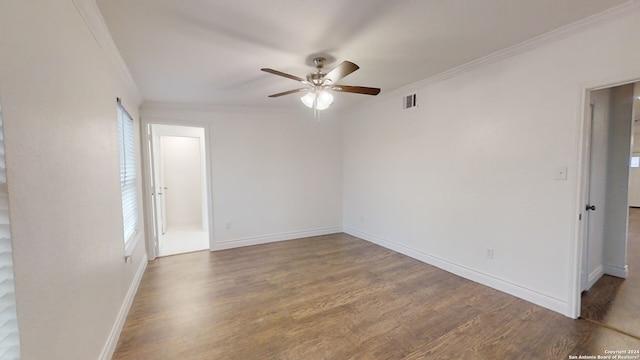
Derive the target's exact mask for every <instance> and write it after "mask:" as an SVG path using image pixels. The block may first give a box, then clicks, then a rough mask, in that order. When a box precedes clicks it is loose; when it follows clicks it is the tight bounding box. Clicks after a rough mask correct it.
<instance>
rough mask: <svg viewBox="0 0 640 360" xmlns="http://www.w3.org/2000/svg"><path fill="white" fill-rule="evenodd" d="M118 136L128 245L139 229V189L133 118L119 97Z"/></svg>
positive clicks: (123, 215) (123, 209)
mask: <svg viewBox="0 0 640 360" xmlns="http://www.w3.org/2000/svg"><path fill="white" fill-rule="evenodd" d="M118 138H119V143H120V189H121V191H122V221H123V224H124V234H123V236H124V243H125V245H127V244H128V243H129V241H130V240H131V239H132V238H133V236H134V235H135V234H136V232H137V230H138V191H137V189H136V183H137V181H136V152H135V141H134V139H135V137H134V135H133V118H132V117H131V115H129V113H128V112H127V110H125V108H124V107H123V106H122V104H121V102H120V99H118Z"/></svg>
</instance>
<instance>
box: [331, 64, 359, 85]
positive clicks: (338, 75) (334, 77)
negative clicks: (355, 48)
mask: <svg viewBox="0 0 640 360" xmlns="http://www.w3.org/2000/svg"><path fill="white" fill-rule="evenodd" d="M358 69H360V67H359V66H358V65H356V64H354V63H352V62H351V61H343V62H342V64H340V65H338V66H336V68H335V69H333V70H331V71H329V73H328V74H327V75H325V76H324V80H325V81H327V80H330V82H329V83H328V84H335V83H337V82H338V80H340V79H342V78H343V77H345V76H347V75H349V74H351V73H352V72H354V71H356V70H358Z"/></svg>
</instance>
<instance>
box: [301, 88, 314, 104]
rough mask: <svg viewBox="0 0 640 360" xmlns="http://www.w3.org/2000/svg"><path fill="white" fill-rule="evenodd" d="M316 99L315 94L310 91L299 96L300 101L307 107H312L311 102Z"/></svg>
mask: <svg viewBox="0 0 640 360" xmlns="http://www.w3.org/2000/svg"><path fill="white" fill-rule="evenodd" d="M315 99H316V94H314V93H312V92H308V93H307V94H306V95H305V96H303V97H301V98H300V101H302V103H303V104H304V105H305V106H306V107H308V108H312V107H313V102H314V101H315Z"/></svg>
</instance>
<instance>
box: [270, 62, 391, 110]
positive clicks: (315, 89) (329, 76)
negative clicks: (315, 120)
mask: <svg viewBox="0 0 640 360" xmlns="http://www.w3.org/2000/svg"><path fill="white" fill-rule="evenodd" d="M325 62H326V59H325V58H323V57H317V58H315V59H313V63H314V64H315V66H316V71H315V72H311V73H309V74H307V78H306V79H303V78H301V77H298V76H295V75H290V74H287V73H283V72H281V71H278V70H273V69H269V68H262V69H260V70H262V71H264V72H268V73H270V74H274V75H278V76H282V77H286V78H288V79H291V80H295V81H299V82H301V83H303V84H305V85H306V87H303V88H299V89H294V90H289V91H284V92H281V93H277V94H273V95H269V97H272V98H273V97H279V96H283V95H289V94H295V93H299V92H307V94H306V95H304V96H303V97H302V98H300V100H301V101H302V102H303V103H304V104H305V105H306V106H308V107H309V108H312V109H314V111H317V110H325V109H327V108H328V107H329V106H330V105H331V104H332V103H333V95H331V93H330V92H329V90H332V91H340V92H348V93H354V94H365V95H378V94H379V93H380V89H379V88H372V87H364V86H351V85H337V84H336V83H337V82H338V81H339V80H340V79H342V78H343V77H345V76H347V75H349V74H351V73H352V72H354V71H356V70H358V69H359V68H360V67H359V66H358V65H356V64H354V63H352V62H351V61H343V62H342V63H341V64H340V65H338V66H336V67H335V68H334V69H333V70H331V71H329V72H328V73H325V72H323V71H322V69H323V68H324V64H325Z"/></svg>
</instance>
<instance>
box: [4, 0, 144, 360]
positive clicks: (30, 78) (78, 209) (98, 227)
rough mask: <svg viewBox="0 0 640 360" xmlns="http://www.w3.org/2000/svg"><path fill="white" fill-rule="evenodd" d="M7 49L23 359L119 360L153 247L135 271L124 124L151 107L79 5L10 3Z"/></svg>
mask: <svg viewBox="0 0 640 360" xmlns="http://www.w3.org/2000/svg"><path fill="white" fill-rule="evenodd" d="M0 44H1V48H2V50H1V51H0V92H1V93H2V109H3V115H4V125H5V140H6V143H5V145H6V159H7V170H8V186H9V202H10V208H11V213H10V215H11V232H12V237H13V239H12V240H13V250H14V265H15V279H16V300H17V313H18V322H19V328H20V341H21V345H22V359H23V360H40V359H48V360H55V359H64V360H66V359H71V358H73V359H97V358H99V357H101V356H104V358H108V356H109V347H110V346H112V345H115V344H114V343H109V341H110V340H113V335H114V333H115V336H117V331H118V329H117V325H118V321H120V320H123V319H122V318H119V315H122V314H123V306H124V307H126V301H127V299H128V298H127V294H128V293H129V294H132V293H131V292H130V291H132V288H135V286H134V285H135V284H136V280H135V279H136V275H137V274H140V272H139V271H140V270H141V269H142V270H143V269H144V265H145V264H146V261H145V254H144V244H142V243H143V241H140V242H139V243H138V246H137V247H136V248H135V249H134V251H133V254H132V259H131V262H129V263H125V261H124V246H123V241H122V215H121V214H122V212H121V200H120V183H119V159H118V130H117V113H116V97H121V98H122V100H123V104H124V105H125V106H126V108H127V109H128V110H129V111H130V112H131V113H132V115H133V117H134V119H136V118H137V112H138V111H137V108H138V105H139V102H140V100H139V98H138V95H137V92H136V91H135V89H131V88H128V87H126V86H125V85H124V84H125V81H124V80H123V79H124V76H123V75H122V73H121V72H120V70H118V68H117V67H116V66H114V65H113V63H112V62H111V61H109V60H108V58H107V57H106V56H105V53H104V52H103V50H102V49H101V48H100V46H99V45H98V43H97V42H96V39H95V38H94V36H93V35H92V33H91V32H90V31H89V28H88V27H87V25H86V24H85V22H84V20H83V18H82V17H81V15H80V13H79V12H78V10H77V9H76V7H75V6H74V4H73V3H72V2H71V1H62V2H61V1H45V0H41V1H2V2H1V4H0ZM141 208H142V206H141V205H140V209H141ZM141 225H142V222H141ZM140 230H143V228H142V227H141V228H140ZM142 235H144V234H142ZM124 310H126V309H124ZM124 314H125V315H126V312H125V313H124ZM110 336H111V337H110Z"/></svg>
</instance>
